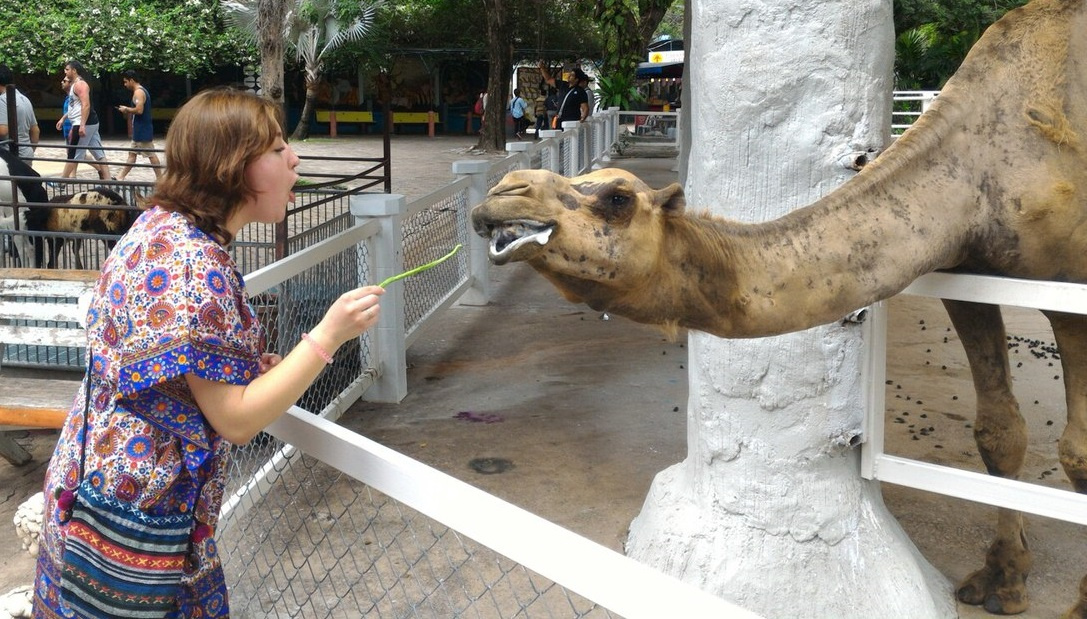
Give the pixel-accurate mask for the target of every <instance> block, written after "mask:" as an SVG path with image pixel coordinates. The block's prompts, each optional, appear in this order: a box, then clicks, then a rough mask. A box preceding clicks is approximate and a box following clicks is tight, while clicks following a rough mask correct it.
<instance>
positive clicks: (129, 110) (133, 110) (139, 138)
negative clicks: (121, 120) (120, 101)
mask: <svg viewBox="0 0 1087 619" xmlns="http://www.w3.org/2000/svg"><path fill="white" fill-rule="evenodd" d="M121 83H122V84H124V87H125V88H127V89H128V90H129V92H131V93H132V102H131V104H130V105H118V106H117V110H118V111H119V112H121V113H122V114H124V115H125V116H126V117H128V119H129V121H130V123H131V125H132V148H143V149H152V148H155V143H154V141H153V139H154V134H155V127H154V124H153V123H152V122H151V94H150V93H148V92H147V88H145V87H144V86H143V85H142V84H141V83H140V79H139V75H138V74H137V73H136V72H135V71H133V70H132V69H129V70H127V71H125V72H124V73H122V74H121ZM143 156H144V157H146V158H147V160H148V161H150V162H151V165H153V166H155V167H154V168H152V169H153V170H154V171H155V178H162V167H161V165H160V164H159V156H158V155H157V154H156V153H154V152H145V153H143ZM135 163H136V151H134V150H133V151H129V153H128V161H127V162H126V163H125V165H124V166H123V167H122V168H121V172H120V174H118V175H117V180H119V181H123V180H125V177H126V176H128V173H129V172H131V171H132V165H133V164H135Z"/></svg>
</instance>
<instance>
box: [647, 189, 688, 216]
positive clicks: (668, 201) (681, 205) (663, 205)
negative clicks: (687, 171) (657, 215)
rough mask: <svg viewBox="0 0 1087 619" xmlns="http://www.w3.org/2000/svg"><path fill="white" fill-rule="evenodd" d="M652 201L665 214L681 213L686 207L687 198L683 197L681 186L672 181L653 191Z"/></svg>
mask: <svg viewBox="0 0 1087 619" xmlns="http://www.w3.org/2000/svg"><path fill="white" fill-rule="evenodd" d="M653 201H654V202H655V203H656V205H657V206H659V207H660V209H661V210H662V211H664V212H665V214H667V215H682V214H683V211H684V209H686V208H687V198H686V197H684V195H683V186H682V185H680V184H679V183H672V184H671V185H669V186H667V187H665V188H664V189H658V190H656V191H655V192H653Z"/></svg>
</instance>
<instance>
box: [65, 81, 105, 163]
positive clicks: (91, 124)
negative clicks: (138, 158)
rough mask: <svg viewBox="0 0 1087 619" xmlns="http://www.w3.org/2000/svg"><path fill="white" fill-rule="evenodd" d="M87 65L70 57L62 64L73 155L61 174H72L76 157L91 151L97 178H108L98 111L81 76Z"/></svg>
mask: <svg viewBox="0 0 1087 619" xmlns="http://www.w3.org/2000/svg"><path fill="white" fill-rule="evenodd" d="M85 74H86V69H85V68H83V64H82V63H81V62H79V61H78V60H69V61H68V63H67V64H65V65H64V77H67V78H68V81H69V82H70V83H71V95H70V97H69V99H68V120H70V121H72V129H71V131H69V132H68V144H69V146H72V147H73V150H74V152H72V150H70V152H69V154H70V155H73V156H72V157H70V158H69V160H68V162H67V163H65V164H64V171H63V172H61V174H60V175H61V176H62V177H63V178H71V177H73V176H75V169H76V165H78V161H79V160H80V159H82V158H83V157H85V156H86V153H87V152H90V154H91V156H92V157H94V158H95V160H96V161H97V162H98V163H91V164H90V165H91V167H93V168H94V169H95V170H98V178H100V179H101V180H109V178H110V177H109V166H108V165H106V163H105V161H106V152H105V151H104V150H103V149H102V140H101V138H99V137H98V113H97V112H95V111H94V107H93V106H92V105H91V86H90V84H88V83H87V81H86V80H85V79H84V77H83V76H84V75H85Z"/></svg>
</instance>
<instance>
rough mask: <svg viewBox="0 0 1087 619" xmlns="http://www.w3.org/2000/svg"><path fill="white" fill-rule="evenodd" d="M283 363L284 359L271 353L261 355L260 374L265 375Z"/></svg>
mask: <svg viewBox="0 0 1087 619" xmlns="http://www.w3.org/2000/svg"><path fill="white" fill-rule="evenodd" d="M280 361H283V357H280V356H279V355H277V354H275V353H271V352H266V353H261V355H260V373H261V374H264V373H266V372H267V371H268V370H270V369H272V368H274V367H275V366H277V365H279V362H280Z"/></svg>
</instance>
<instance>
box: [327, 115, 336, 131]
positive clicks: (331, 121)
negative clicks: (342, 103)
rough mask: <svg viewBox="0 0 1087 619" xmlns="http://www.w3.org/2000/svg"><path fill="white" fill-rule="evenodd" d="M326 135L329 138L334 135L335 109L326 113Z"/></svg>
mask: <svg viewBox="0 0 1087 619" xmlns="http://www.w3.org/2000/svg"><path fill="white" fill-rule="evenodd" d="M328 136H329V137H331V138H334V137H336V110H331V111H330V112H329V113H328Z"/></svg>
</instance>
